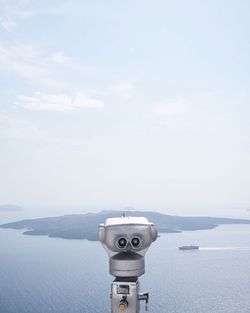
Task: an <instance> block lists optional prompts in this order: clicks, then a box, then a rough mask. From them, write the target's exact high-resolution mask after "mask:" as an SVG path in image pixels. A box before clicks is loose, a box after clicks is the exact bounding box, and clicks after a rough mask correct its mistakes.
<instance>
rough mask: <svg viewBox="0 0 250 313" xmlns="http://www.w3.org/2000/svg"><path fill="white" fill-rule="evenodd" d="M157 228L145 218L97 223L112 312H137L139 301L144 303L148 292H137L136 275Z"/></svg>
mask: <svg viewBox="0 0 250 313" xmlns="http://www.w3.org/2000/svg"><path fill="white" fill-rule="evenodd" d="M156 238H157V231H156V229H155V227H154V224H153V223H150V222H149V221H148V220H147V219H146V218H145V217H130V216H128V217H126V216H125V215H123V216H122V217H119V218H108V219H107V220H106V221H105V224H100V225H99V240H100V241H101V243H102V245H103V247H104V248H105V249H106V251H107V252H108V255H109V272H110V274H111V275H113V276H115V280H114V281H113V283H112V285H111V312H112V313H121V312H124V313H139V312H140V301H141V300H144V301H145V302H146V305H147V303H148V298H149V293H148V292H144V293H140V285H139V280H138V277H139V276H141V275H143V274H144V273H145V261H144V256H145V254H146V252H147V250H148V248H149V246H150V245H151V243H152V242H153V241H155V240H156Z"/></svg>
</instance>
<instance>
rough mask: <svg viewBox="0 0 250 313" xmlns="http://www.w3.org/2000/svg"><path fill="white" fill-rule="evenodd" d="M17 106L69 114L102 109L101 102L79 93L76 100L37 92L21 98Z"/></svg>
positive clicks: (66, 96) (60, 95)
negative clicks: (76, 111) (77, 111)
mask: <svg viewBox="0 0 250 313" xmlns="http://www.w3.org/2000/svg"><path fill="white" fill-rule="evenodd" d="M16 104H17V105H19V106H21V107H23V108H25V109H28V110H36V111H55V112H69V111H74V110H76V109H101V108H103V107H104V103H103V102H102V101H101V100H97V99H93V98H90V97H89V96H88V95H86V94H84V93H78V94H77V95H76V96H75V97H74V98H73V97H70V96H68V95H64V94H44V93H40V92H36V93H35V94H34V95H33V96H19V97H18V101H17V102H16Z"/></svg>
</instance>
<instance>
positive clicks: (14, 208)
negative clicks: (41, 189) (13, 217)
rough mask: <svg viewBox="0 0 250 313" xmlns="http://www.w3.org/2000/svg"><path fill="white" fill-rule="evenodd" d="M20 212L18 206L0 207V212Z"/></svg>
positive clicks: (20, 209) (20, 208)
mask: <svg viewBox="0 0 250 313" xmlns="http://www.w3.org/2000/svg"><path fill="white" fill-rule="evenodd" d="M22 210H23V208H22V207H21V206H19V205H13V204H5V205H0V212H17V211H22Z"/></svg>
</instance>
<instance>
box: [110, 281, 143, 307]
mask: <svg viewBox="0 0 250 313" xmlns="http://www.w3.org/2000/svg"><path fill="white" fill-rule="evenodd" d="M120 286H121V287H122V288H120ZM126 287H127V288H126ZM126 289H127V290H128V293H127V292H126ZM124 291H125V293H124ZM138 294H139V281H138V280H137V281H136V282H119V281H114V282H113V283H112V286H111V308H112V313H122V312H125V313H139V312H140V301H138ZM123 301H125V302H127V306H126V305H125V309H124V310H121V309H120V307H119V306H120V304H121V303H122V302H123Z"/></svg>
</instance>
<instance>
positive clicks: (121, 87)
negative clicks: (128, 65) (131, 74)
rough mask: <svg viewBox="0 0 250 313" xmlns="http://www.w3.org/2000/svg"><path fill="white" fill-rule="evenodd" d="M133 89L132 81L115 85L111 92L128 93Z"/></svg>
mask: <svg viewBox="0 0 250 313" xmlns="http://www.w3.org/2000/svg"><path fill="white" fill-rule="evenodd" d="M133 88H134V84H133V82H132V81H125V82H122V83H119V84H115V85H113V86H112V87H111V89H112V90H114V91H116V92H120V93H128V92H130V91H131V90H132V89H133Z"/></svg>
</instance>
